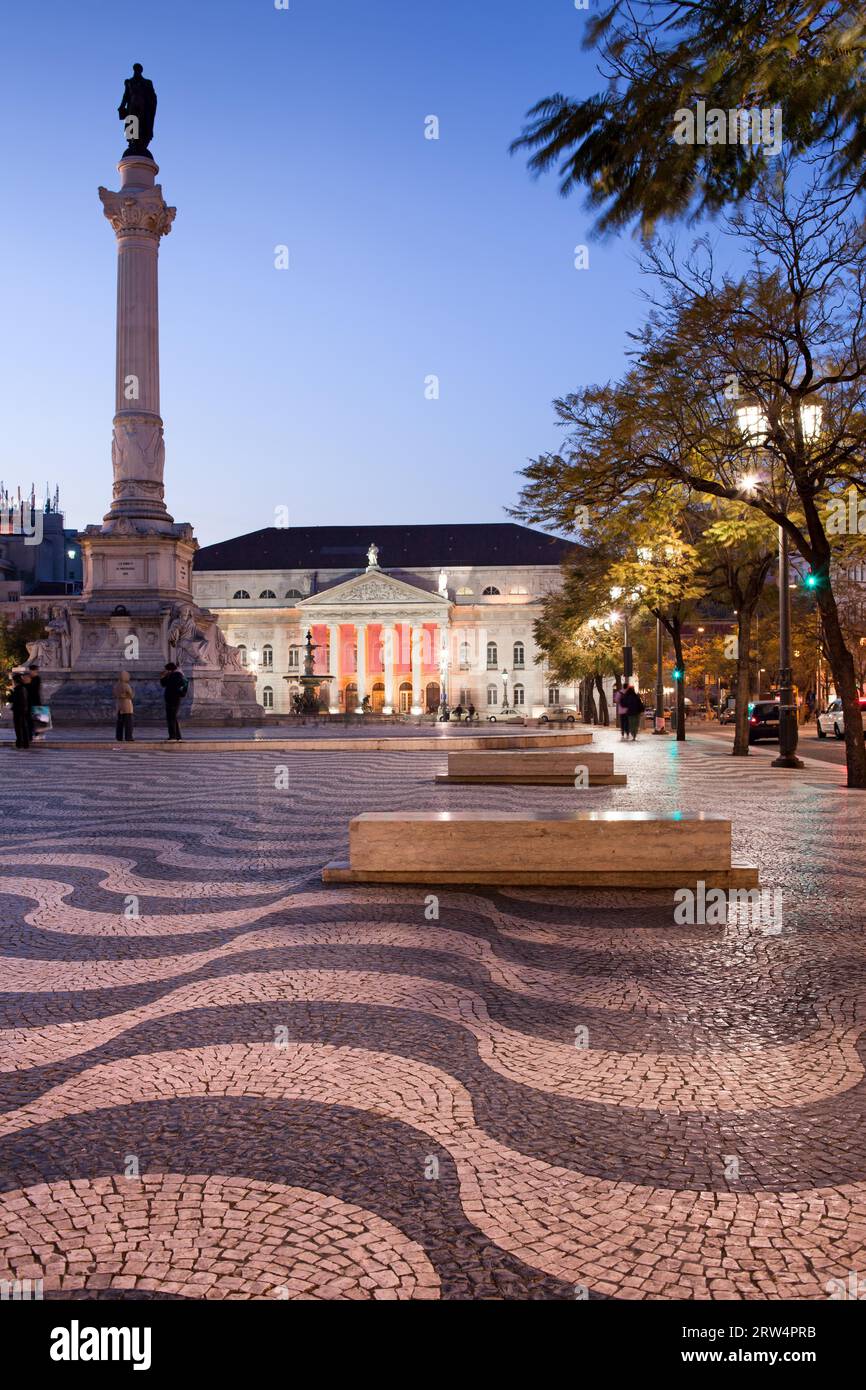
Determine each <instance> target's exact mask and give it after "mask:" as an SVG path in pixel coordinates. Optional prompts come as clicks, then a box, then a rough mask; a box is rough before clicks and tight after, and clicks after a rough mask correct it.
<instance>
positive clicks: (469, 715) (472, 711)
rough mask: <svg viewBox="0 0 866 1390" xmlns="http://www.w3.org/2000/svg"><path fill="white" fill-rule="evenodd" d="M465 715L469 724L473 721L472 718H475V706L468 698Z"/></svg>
mask: <svg viewBox="0 0 866 1390" xmlns="http://www.w3.org/2000/svg"><path fill="white" fill-rule="evenodd" d="M466 716H467V723H469V724H471V723H472V721H473V719H474V718H475V706H474V705H473V704H472V702H471V700H470V702H469V706H468V708H467V710H466Z"/></svg>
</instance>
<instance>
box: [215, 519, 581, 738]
mask: <svg viewBox="0 0 866 1390" xmlns="http://www.w3.org/2000/svg"><path fill="white" fill-rule="evenodd" d="M568 550H569V543H568V542H566V541H562V540H559V539H557V538H555V537H552V536H547V535H544V534H543V533H541V532H538V531H534V530H531V529H530V528H528V527H525V526H518V525H515V524H514V523H511V522H503V523H493V524H490V525H459V526H457V525H455V526H446V525H441V526H440V525H431V526H378V527H377V526H372V527H354V526H333V527H270V528H268V529H267V530H264V531H257V532H253V533H252V534H250V535H247V536H239V537H237V538H236V539H235V540H230V541H226V542H223V543H220V544H218V545H212V546H206V547H204V548H203V549H202V550H200V551H198V553H197V554H196V557H195V563H194V574H193V594H194V597H195V600H196V602H197V603H199V604H201V605H202V606H203V607H206V608H208V609H210V610H211V611H212V612H213V613H215V614H216V615H217V617H218V620H219V624H220V627H221V628H222V630H223V632H224V633H225V635H226V638H227V639H228V641H229V643H231V644H232V645H233V646H237V647H238V648H239V649H240V652H241V658H242V660H243V661H244V663H245V664H246V665H247V667H248V669H250V670H252V671H253V672H254V673H255V675H256V682H257V695H258V700H259V702H260V703H261V704H262V705H263V706H264V708H265V709H266V710H269V711H273V712H274V713H286V712H289V711H290V710H291V708H292V701H293V697H294V695H295V694H296V693H297V691H298V689H299V687H298V677H299V676H300V675H301V674H302V671H303V651H302V647H303V642H304V638H305V636H306V633H307V631H308V630H310V631H311V632H312V634H313V642H314V644H315V648H316V663H315V670H316V672H317V673H318V674H322V675H327V676H328V677H330V679H329V680H328V681H327V682H326V683H325V684H324V685H323V687H322V690H321V697H322V702H323V704H324V706H325V707H327V708H329V709H330V710H331V711H333V712H335V713H336V712H339V713H346V712H348V713H352V712H354V711H355V710H357V709H360V708H362V707H363V706H364V703H365V700H366V702H367V704H368V707H369V708H371V709H372V710H373V711H374V712H380V711H381V712H385V713H390V712H392V711H393V712H394V713H397V714H411V713H413V712H414V713H416V714H417V713H432V712H434V711H435V710H436V709H437V708H438V706H439V705H440V703H441V701H442V699H443V696H444V697H445V698H447V700H448V702H449V704H451V705H452V706H453V705H455V704H457V703H458V701H459V702H460V703H462V704H463V705H464V706H466V705H468V704H470V703H471V704H474V705H475V707H476V709H477V710H478V712H479V714H480V715H481V716H482V717H485V716H488V715H496V714H498V713H501V711H502V708H503V704H504V701H505V695H506V690H507V700H508V704H509V705H510V706H512V707H513V708H514V709H515V710H516V711H517V712H518V713H522V714H527V715H532V714H539V713H542V712H543V710H544V709H546V708H550V707H551V706H556V705H567V706H571V705H573V703H574V695H575V692H574V690H573V688H571V687H559V686H557V685H556V684H554V683H553V682H552V681H550V680H549V679H548V676H547V672H546V670H545V668H544V666H543V665H542V664H539V663H537V662H536V656H537V654H538V652H537V648H536V645H535V642H534V639H533V623H534V621H535V619H536V618H537V617H539V615H540V612H541V605H542V602H543V599H544V597H545V595H546V594H547V593H549V592H551V591H552V590H554V589H556V588H558V587H559V584H560V565H561V562H562V560H563V558H564V557H565V555H566V554H567V552H568Z"/></svg>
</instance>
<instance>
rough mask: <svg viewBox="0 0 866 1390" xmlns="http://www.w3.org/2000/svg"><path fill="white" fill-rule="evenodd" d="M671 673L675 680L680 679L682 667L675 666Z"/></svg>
mask: <svg viewBox="0 0 866 1390" xmlns="http://www.w3.org/2000/svg"><path fill="white" fill-rule="evenodd" d="M671 675H672V676H673V678H674V680H675V681H681V680H682V678H683V668H682V667H681V666H675V667H674V669H673V671H672V672H671Z"/></svg>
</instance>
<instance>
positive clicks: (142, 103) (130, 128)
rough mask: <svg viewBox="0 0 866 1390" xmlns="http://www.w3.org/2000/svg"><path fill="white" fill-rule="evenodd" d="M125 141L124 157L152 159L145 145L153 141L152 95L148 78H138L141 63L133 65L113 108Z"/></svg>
mask: <svg viewBox="0 0 866 1390" xmlns="http://www.w3.org/2000/svg"><path fill="white" fill-rule="evenodd" d="M117 114H118V116H119V118H120V120H122V121H123V129H124V133H125V135H126V138H127V142H128V143H127V146H126V150H125V152H124V157H125V156H126V155H130V154H138V155H146V156H147V157H148V159H152V158H153V156H152V154H151V153H150V150H149V149H148V145H149V144H150V142H151V140H152V139H153V123H154V120H155V119H156V92H155V91H154V88H153V83H152V82H151V80H150V78H149V77H142V67H141V63H133V65H132V76H131V77H127V79H126V81H125V82H124V84H123V99H122V101H121V103H120V105H119V106H118V108H117Z"/></svg>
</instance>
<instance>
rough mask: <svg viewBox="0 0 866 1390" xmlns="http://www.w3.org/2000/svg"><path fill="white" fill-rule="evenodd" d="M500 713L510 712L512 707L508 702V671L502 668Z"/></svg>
mask: <svg viewBox="0 0 866 1390" xmlns="http://www.w3.org/2000/svg"><path fill="white" fill-rule="evenodd" d="M502 713H503V714H511V713H512V709H511V706H510V705H509V703H508V672H507V671H506V670H505V668H504V667H503V668H502Z"/></svg>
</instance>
